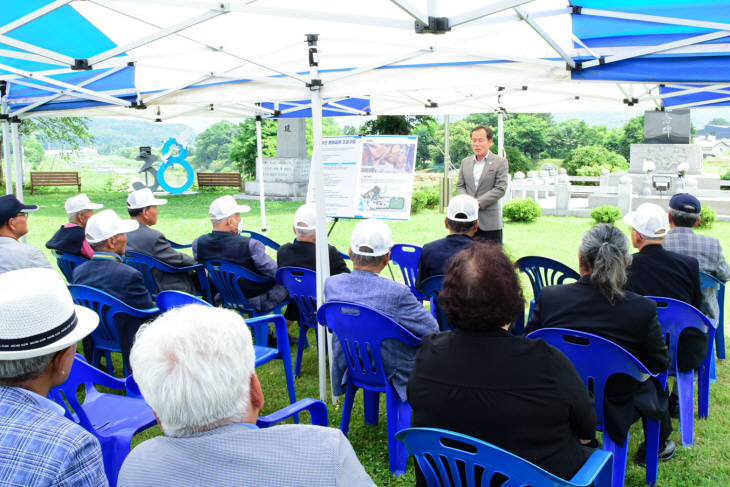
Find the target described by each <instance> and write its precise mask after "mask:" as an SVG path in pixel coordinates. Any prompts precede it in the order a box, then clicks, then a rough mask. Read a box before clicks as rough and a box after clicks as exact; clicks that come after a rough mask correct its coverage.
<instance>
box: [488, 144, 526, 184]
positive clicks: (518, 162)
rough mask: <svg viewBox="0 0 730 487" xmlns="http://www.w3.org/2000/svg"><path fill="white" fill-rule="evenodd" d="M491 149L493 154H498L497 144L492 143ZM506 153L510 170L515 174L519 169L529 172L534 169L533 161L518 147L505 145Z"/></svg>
mask: <svg viewBox="0 0 730 487" xmlns="http://www.w3.org/2000/svg"><path fill="white" fill-rule="evenodd" d="M489 150H490V151H491V152H492V153H493V154H496V153H497V144H492V145H491V147H489ZM504 153H505V155H506V156H507V165H508V167H509V169H508V171H509V173H510V174H512V175H513V176H514V174H515V173H516V172H517V171H521V172H523V173H525V174H527V171H532V170H533V169H534V165H533V164H532V162H531V161H530V160H529V159H528V158H527V157H525V155H524V154H523V153H522V152H520V150H519V149H518V148H517V147H510V146H505V148H504Z"/></svg>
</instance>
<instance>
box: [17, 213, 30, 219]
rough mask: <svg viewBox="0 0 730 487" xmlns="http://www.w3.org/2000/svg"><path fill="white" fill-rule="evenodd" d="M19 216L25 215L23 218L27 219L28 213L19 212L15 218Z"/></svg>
mask: <svg viewBox="0 0 730 487" xmlns="http://www.w3.org/2000/svg"><path fill="white" fill-rule="evenodd" d="M21 216H23V217H25V219H26V220H27V219H28V217H29V216H30V215H28V213H23V212H20V213H18V214H17V215H15V218H20V217H21Z"/></svg>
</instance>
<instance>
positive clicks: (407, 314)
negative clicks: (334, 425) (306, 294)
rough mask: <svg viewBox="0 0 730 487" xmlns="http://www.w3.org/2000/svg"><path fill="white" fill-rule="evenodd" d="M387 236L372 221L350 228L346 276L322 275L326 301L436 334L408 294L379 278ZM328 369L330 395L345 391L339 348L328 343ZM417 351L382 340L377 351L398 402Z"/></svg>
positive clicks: (435, 326)
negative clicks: (359, 307)
mask: <svg viewBox="0 0 730 487" xmlns="http://www.w3.org/2000/svg"><path fill="white" fill-rule="evenodd" d="M392 246H393V236H392V233H391V231H390V228H389V227H388V225H387V224H386V223H385V222H383V221H381V220H375V219H368V220H365V221H361V222H360V223H358V224H357V225H355V229H354V230H353V232H352V238H351V239H350V250H349V252H350V258H351V259H352V265H353V268H354V270H353V271H352V274H340V275H338V276H331V277H328V278H327V280H326V281H325V284H324V297H325V300H326V301H328V302H329V301H344V302H348V303H355V304H362V305H364V306H368V307H370V308H373V309H375V310H377V311H379V312H381V313H383V314H384V315H386V316H387V317H389V318H391V319H392V320H393V321H395V322H396V323H398V324H399V325H401V326H402V327H403V328H405V329H406V330H408V331H409V332H411V333H413V334H414V335H415V336H417V337H422V336H424V335H428V334H429V333H438V332H439V327H438V324H437V323H436V320H435V319H434V318H433V316H431V313H429V312H428V311H427V310H426V308H424V307H423V304H421V302H419V301H418V300H417V299H416V297H415V296H414V295H413V293H412V292H411V290H410V289H409V288H408V287H407V286H405V285H404V284H401V283H399V282H395V281H391V280H390V279H383V278H381V277H380V276H379V274H380V271H382V270H383V269H384V268H385V266H387V265H388V261H389V260H390V248H391V247H392ZM332 348H333V351H334V354H335V355H334V366H333V370H332V389H333V393H334V395H336V396H340V395H342V394H344V393H345V391H346V386H347V374H346V373H345V372H347V364H346V363H345V355H344V353H343V351H342V346H341V345H340V342H339V341H338V340H337V337H335V338H334V339H333V345H332ZM417 352H418V349H416V348H413V347H410V346H407V345H404V344H402V343H401V342H398V341H393V340H386V341H385V342H383V345H382V347H381V357H382V359H383V368H384V369H385V373H386V374H387V376H388V379H389V380H390V381H391V383H392V384H393V387H394V388H395V390H396V391H397V392H398V395H399V396H400V398H401V399H402V400H403V401H404V402H405V401H407V398H406V384H407V383H408V376H409V375H410V374H411V369H412V368H413V362H414V360H415V358H416V353H417Z"/></svg>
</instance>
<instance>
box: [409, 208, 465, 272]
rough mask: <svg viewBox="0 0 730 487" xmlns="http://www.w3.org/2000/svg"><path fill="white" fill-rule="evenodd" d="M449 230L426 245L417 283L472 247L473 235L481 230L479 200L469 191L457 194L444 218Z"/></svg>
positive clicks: (442, 269)
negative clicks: (442, 236) (447, 233)
mask: <svg viewBox="0 0 730 487" xmlns="http://www.w3.org/2000/svg"><path fill="white" fill-rule="evenodd" d="M444 226H446V229H447V230H448V231H449V235H447V236H446V237H444V238H442V239H439V240H435V241H433V242H429V243H427V244H426V245H424V246H423V249H422V250H421V257H420V258H419V259H418V276H417V277H416V286H418V285H419V284H421V283H422V282H423V281H425V280H426V279H428V278H429V277H432V276H440V275H442V274H444V269H446V268H447V267H448V264H449V262H450V261H451V258H452V257H453V256H454V255H456V254H458V253H459V252H461V251H462V250H464V249H465V248H467V247H470V246H471V244H472V243H473V242H474V241H473V240H472V237H473V236H474V234H475V233H476V231H477V230H479V202H478V201H477V200H476V199H475V198H473V197H471V196H469V195H466V194H460V195H458V196H454V197H453V198H452V199H451V202H450V203H449V209H448V211H447V212H446V218H444Z"/></svg>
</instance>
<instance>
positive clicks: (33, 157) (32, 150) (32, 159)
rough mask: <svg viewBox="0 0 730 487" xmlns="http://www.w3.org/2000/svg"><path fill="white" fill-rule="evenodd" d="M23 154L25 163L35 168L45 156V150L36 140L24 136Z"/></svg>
mask: <svg viewBox="0 0 730 487" xmlns="http://www.w3.org/2000/svg"><path fill="white" fill-rule="evenodd" d="M23 155H24V156H25V162H26V164H30V167H31V168H33V169H36V170H37V169H38V167H39V165H40V163H41V162H43V161H44V160H45V158H46V151H45V150H43V146H42V145H41V144H40V142H38V141H37V140H35V139H30V138H26V139H25V140H23Z"/></svg>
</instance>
